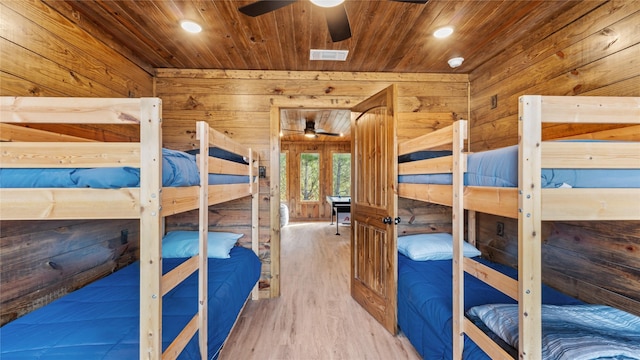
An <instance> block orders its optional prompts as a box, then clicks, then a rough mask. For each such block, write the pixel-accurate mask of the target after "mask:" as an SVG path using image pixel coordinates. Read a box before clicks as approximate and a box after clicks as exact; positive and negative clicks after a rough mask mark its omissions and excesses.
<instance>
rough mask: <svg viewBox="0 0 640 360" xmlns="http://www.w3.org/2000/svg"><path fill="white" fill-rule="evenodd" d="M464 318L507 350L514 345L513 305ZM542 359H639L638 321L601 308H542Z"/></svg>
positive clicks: (471, 311)
mask: <svg viewBox="0 0 640 360" xmlns="http://www.w3.org/2000/svg"><path fill="white" fill-rule="evenodd" d="M468 314H469V315H470V316H473V317H476V318H478V319H479V320H481V321H482V322H483V323H484V324H485V325H486V326H487V327H488V328H489V329H490V330H491V331H492V332H493V333H495V334H497V335H498V336H499V337H500V338H501V339H502V340H504V341H505V342H507V343H508V344H510V345H511V346H514V347H516V346H517V345H518V337H519V334H518V307H517V305H513V304H487V305H480V306H475V307H473V308H471V309H469V311H468ZM542 356H543V358H544V359H554V360H592V359H640V317H637V316H635V315H632V314H630V313H627V312H624V311H622V310H618V309H615V308H612V307H609V306H605V305H587V304H585V305H563V306H558V305H542Z"/></svg>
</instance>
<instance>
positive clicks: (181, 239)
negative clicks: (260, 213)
mask: <svg viewBox="0 0 640 360" xmlns="http://www.w3.org/2000/svg"><path fill="white" fill-rule="evenodd" d="M199 236H200V233H199V232H198V231H182V230H177V231H170V232H168V233H167V234H166V235H165V236H164V237H163V238H162V258H163V259H168V258H188V257H192V256H195V255H197V254H198V253H199V252H200V250H199V249H200V239H199ZM242 236H243V234H236V233H229V232H224V231H209V232H208V234H207V257H210V258H217V259H228V258H229V257H230V255H229V253H230V251H231V249H232V248H233V247H234V246H235V244H236V242H238V239H240V238H241V237H242Z"/></svg>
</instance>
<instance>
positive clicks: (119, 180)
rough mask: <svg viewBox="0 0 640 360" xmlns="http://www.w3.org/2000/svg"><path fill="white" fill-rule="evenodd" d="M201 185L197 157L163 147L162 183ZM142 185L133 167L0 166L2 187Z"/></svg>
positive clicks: (215, 180) (223, 178)
mask: <svg viewBox="0 0 640 360" xmlns="http://www.w3.org/2000/svg"><path fill="white" fill-rule="evenodd" d="M248 182H249V176H243V175H225V174H209V185H218V184H242V183H248ZM198 184H200V175H199V172H198V165H197V164H196V156H195V155H192V154H188V153H185V152H182V151H176V150H169V149H162V186H167V187H179V186H195V185H198ZM139 186H140V169H138V168H132V167H117V168H88V169H74V168H64V169H40V168H39V169H13V168H5V169H0V187H1V188H96V189H115V188H123V187H139Z"/></svg>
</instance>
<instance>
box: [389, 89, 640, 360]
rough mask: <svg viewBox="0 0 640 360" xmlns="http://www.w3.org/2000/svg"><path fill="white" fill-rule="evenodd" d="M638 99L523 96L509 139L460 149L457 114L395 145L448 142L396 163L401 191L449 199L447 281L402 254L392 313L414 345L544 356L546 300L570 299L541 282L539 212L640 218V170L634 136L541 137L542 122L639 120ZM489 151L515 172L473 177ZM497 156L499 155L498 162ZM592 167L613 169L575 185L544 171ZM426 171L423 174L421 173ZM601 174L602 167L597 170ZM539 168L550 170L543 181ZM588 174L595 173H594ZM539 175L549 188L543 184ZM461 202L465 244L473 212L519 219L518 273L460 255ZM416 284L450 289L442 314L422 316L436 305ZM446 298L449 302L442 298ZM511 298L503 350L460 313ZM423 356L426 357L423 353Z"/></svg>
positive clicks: (542, 216) (567, 217) (469, 355)
mask: <svg viewBox="0 0 640 360" xmlns="http://www.w3.org/2000/svg"><path fill="white" fill-rule="evenodd" d="M639 104H640V99H639V98H630V97H626V98H616V97H560V96H522V97H521V98H520V99H519V118H518V132H519V136H518V138H519V144H518V145H517V146H515V147H511V148H508V149H499V150H495V151H488V152H485V153H477V154H468V153H465V152H464V151H463V148H464V143H465V140H466V138H467V134H466V132H467V125H466V121H457V122H455V123H454V124H453V125H452V126H449V127H447V128H444V129H441V130H438V131H435V132H433V133H431V134H427V135H424V136H422V137H419V138H416V139H412V140H411V141H407V142H403V143H402V144H400V145H399V151H398V155H399V156H407V155H409V154H419V153H420V152H424V150H425V149H426V150H433V149H438V150H441V148H443V147H444V148H448V149H449V150H450V151H451V155H445V156H437V157H433V158H429V156H426V155H412V157H413V160H417V161H414V162H408V163H401V164H399V175H400V178H399V186H398V195H399V196H401V197H406V198H410V199H415V200H419V201H425V202H431V203H437V204H441V205H446V206H451V207H452V229H453V231H452V243H453V245H452V247H453V249H452V255H451V258H452V259H451V260H449V262H448V264H446V265H444V266H445V267H447V266H451V271H450V272H449V273H446V272H444V273H443V271H444V270H441V271H439V273H441V276H443V277H445V279H446V280H445V281H444V283H443V280H442V279H439V280H437V281H439V283H440V285H439V286H435V285H433V284H430V283H431V282H433V281H434V280H432V277H431V276H427V275H424V274H425V273H424V272H425V271H429V273H431V274H435V273H438V271H435V270H426V269H425V268H422V269H420V270H416V269H415V268H419V267H420V266H422V267H424V266H427V265H426V264H420V265H419V266H416V264H415V263H414V262H412V260H408V259H406V258H405V257H404V256H402V255H399V270H398V271H399V275H398V276H399V280H398V310H399V314H398V321H399V325H400V328H401V329H402V330H403V332H405V333H407V332H409V334H407V336H408V337H409V339H410V340H412V342H414V344H417V346H416V348H417V350H418V351H419V352H421V351H422V350H423V347H424V346H425V345H424V343H425V342H427V341H425V340H424V339H428V340H429V341H430V342H431V343H434V342H438V341H441V344H440V350H438V349H436V350H434V349H424V350H425V351H430V352H432V353H433V352H438V351H440V353H441V354H442V355H441V357H446V358H449V357H451V356H452V357H453V358H454V359H461V358H463V357H464V358H466V359H477V358H486V357H487V355H488V356H490V357H491V358H494V359H496V358H502V359H509V358H521V359H541V358H543V356H542V340H541V339H542V325H541V318H542V308H543V305H542V304H543V303H551V304H553V303H557V304H571V303H572V301H571V300H570V299H566V298H562V296H560V297H556V295H555V294H552V291H551V290H550V289H547V288H545V287H544V286H543V285H542V284H541V240H542V239H541V238H540V234H541V221H554V220H555V221H572V220H594V221H595V220H638V219H640V211H639V208H638V204H639V203H640V189H639V188H638V187H639V184H640V181H638V178H639V176H640V175H639V174H638V170H637V169H638V162H639V161H640V159H639V154H640V144H638V142H637V141H635V142H634V141H627V142H615V141H614V142H610V141H598V140H594V139H597V138H598V137H597V135H593V134H588V135H587V136H585V137H584V138H588V139H589V140H584V141H544V142H543V141H542V127H543V124H545V123H584V124H595V123H607V124H624V125H629V126H631V125H634V124H636V125H637V124H638V123H640V105H639ZM426 144H428V145H426ZM514 151H515V153H514ZM490 152H502V153H511V155H510V156H511V159H514V160H512V161H511V162H515V164H516V168H515V169H514V170H513V171H512V173H515V174H516V176H515V180H513V179H511V180H509V181H499V182H504V183H498V182H496V181H495V180H492V183H490V184H485V183H482V182H478V180H483V179H482V176H477V175H478V174H477V173H475V170H476V168H477V167H476V165H478V164H482V163H486V162H487V158H486V157H485V156H488V154H489V153H490ZM426 154H429V153H428V152H426ZM439 155H442V154H439ZM489 163H491V161H489ZM493 163H494V164H502V163H504V161H503V160H498V161H494V162H493ZM480 167H482V166H480ZM516 169H517V170H516ZM597 169H606V171H605V173H607V174H608V175H610V176H613V177H614V178H615V179H614V180H615V181H617V184H615V185H608V184H607V183H604V184H603V183H600V184H597V185H595V186H593V187H588V188H578V187H576V186H575V185H571V184H566V183H564V180H561V181H558V182H557V183H554V182H553V181H548V178H549V176H554V175H558V177H559V178H562V174H563V172H564V171H568V172H570V173H573V172H576V173H577V172H582V171H586V172H587V174H593V172H589V171H592V170H594V171H598V170H597ZM634 169H635V170H634ZM549 171H550V172H551V174H549ZM554 172H557V174H556V173H554ZM423 174H424V175H425V176H424V178H426V179H422V178H423ZM602 174H603V172H600V174H599V175H602ZM622 175H625V177H622ZM626 175H630V176H628V177H626ZM543 176H545V177H546V179H544V180H543ZM429 177H431V178H430V179H429ZM587 179H588V180H589V181H588V182H591V180H594V176H593V175H590V177H588V178H587ZM508 182H512V184H507V183H508ZM545 182H547V183H548V186H549V187H545V186H543V185H545V184H544V183H545ZM465 210H467V212H468V221H469V222H468V226H467V238H468V241H469V243H471V244H475V236H476V234H475V213H476V212H483V213H489V214H495V215H499V216H504V217H510V218H515V219H518V270H517V274H516V273H513V272H510V271H509V270H508V269H504V268H501V266H499V265H495V264H491V263H488V262H486V261H483V260H478V259H477V258H474V257H472V256H469V257H467V256H465V255H464V253H465V251H464V249H465V247H466V246H468V245H465V244H466V243H465V241H464V234H465V232H464V231H465V223H464V218H465V214H464V213H465ZM407 264H408V265H407ZM439 266H443V265H439ZM412 273H422V275H418V276H419V277H420V276H422V278H421V279H417V280H416V279H415V278H412V277H411V275H407V274H412ZM407 276H408V277H407ZM434 277H435V276H434ZM407 279H408V280H407ZM451 279H452V281H451ZM447 283H448V286H447ZM421 287H422V288H426V289H429V290H430V291H432V292H433V291H436V290H435V289H437V288H440V289H441V288H443V287H444V288H447V289H449V290H450V291H451V292H450V293H448V294H447V293H446V292H445V293H443V294H442V297H443V299H441V300H439V301H441V302H442V303H443V305H442V308H441V309H440V311H442V313H443V314H442V315H432V316H431V317H430V318H428V319H426V320H424V319H422V318H420V317H418V314H419V313H421V312H423V311H424V309H426V308H429V307H434V306H435V305H433V303H430V302H429V301H427V300H423V301H422V302H420V301H416V298H420V297H421V296H422V297H424V296H425V295H424V294H427V293H429V291H427V292H424V291H423V292H417V291H419V290H416V289H419V288H421ZM411 288H413V290H412V289H411ZM496 289H497V290H496ZM498 290H499V291H498ZM412 291H413V292H412ZM478 294H481V295H478ZM432 297H436V295H433V296H432ZM448 301H452V302H451V303H450V304H448V305H447V304H446V303H447V302H448ZM510 302H511V303H517V312H516V313H517V316H516V320H515V321H514V322H515V323H517V324H518V325H517V327H516V331H515V332H516V337H517V340H516V341H517V349H509V347H508V346H506V344H504V343H501V342H502V341H501V340H502V339H501V338H497V337H496V334H495V333H493V331H488V330H489V327H487V324H484V323H481V322H478V321H477V320H478V319H477V318H475V317H474V316H469V317H465V312H466V311H467V310H470V308H472V307H475V306H476V305H480V304H501V303H510ZM545 306H546V305H545ZM471 312H472V313H473V310H472V311H471ZM630 316H632V315H630ZM636 320H637V319H636ZM416 322H418V323H416ZM419 322H427V323H431V324H422V323H419ZM443 328H444V329H448V330H445V332H449V333H450V334H451V335H450V336H449V337H448V338H447V336H446V335H445V334H440V333H441V332H442V331H443V330H442V329H443ZM491 330H494V328H491ZM439 332H440V333H439ZM425 334H426V335H425ZM465 335H466V336H465ZM412 338H413V339H412ZM433 339H438V340H437V341H436V340H433ZM470 340H472V341H470ZM501 345H502V346H501ZM510 345H513V344H510ZM434 346H436V347H437V346H438V345H434ZM479 349H482V351H481V352H480V351H478V350H479ZM421 353H422V352H421ZM422 355H423V356H424V357H425V358H429V356H428V354H425V353H422ZM441 357H438V358H441Z"/></svg>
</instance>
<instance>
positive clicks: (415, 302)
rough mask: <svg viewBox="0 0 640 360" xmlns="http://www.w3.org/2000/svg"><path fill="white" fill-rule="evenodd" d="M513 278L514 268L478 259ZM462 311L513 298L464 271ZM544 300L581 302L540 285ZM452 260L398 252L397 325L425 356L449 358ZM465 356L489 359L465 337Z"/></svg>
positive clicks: (559, 303) (510, 301)
mask: <svg viewBox="0 0 640 360" xmlns="http://www.w3.org/2000/svg"><path fill="white" fill-rule="evenodd" d="M480 262H482V263H483V264H486V265H488V266H490V267H492V268H494V269H496V270H499V271H500V272H502V273H505V274H507V275H509V276H511V277H513V278H515V277H516V276H517V272H516V270H514V269H512V268H509V267H507V266H503V265H500V264H495V263H491V262H489V261H486V260H482V259H480ZM464 281H465V311H466V310H468V309H469V308H471V307H473V306H476V305H481V304H490V303H510V304H512V303H514V301H513V299H511V298H510V297H508V296H506V295H504V294H503V293H501V292H500V291H498V290H496V289H494V288H492V287H490V286H489V285H487V284H485V283H484V282H482V281H480V280H478V279H476V278H475V277H473V276H471V275H468V274H465V278H464ZM542 301H543V303H546V304H554V305H561V304H580V303H581V302H580V301H578V300H575V299H573V298H571V297H569V296H566V295H564V294H561V293H560V292H557V291H555V290H553V289H551V288H549V287H546V286H543V289H542ZM452 303H453V299H452V264H451V260H436V261H413V260H411V259H409V258H408V257H406V256H404V255H402V254H400V253H398V325H399V327H400V330H402V332H403V333H405V335H406V336H407V338H409V341H411V344H412V345H413V346H414V347H415V349H416V350H417V351H418V353H420V355H421V356H422V357H423V358H424V359H451V358H452V355H453V350H452V346H453V344H452V343H453V330H452V321H453V315H452ZM463 356H464V358H465V359H483V360H484V359H489V357H488V356H487V355H486V354H485V353H484V352H483V351H482V350H481V349H480V348H479V347H478V346H477V345H476V344H475V343H474V342H473V341H471V340H470V339H468V338H466V337H465V342H464V352H463Z"/></svg>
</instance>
